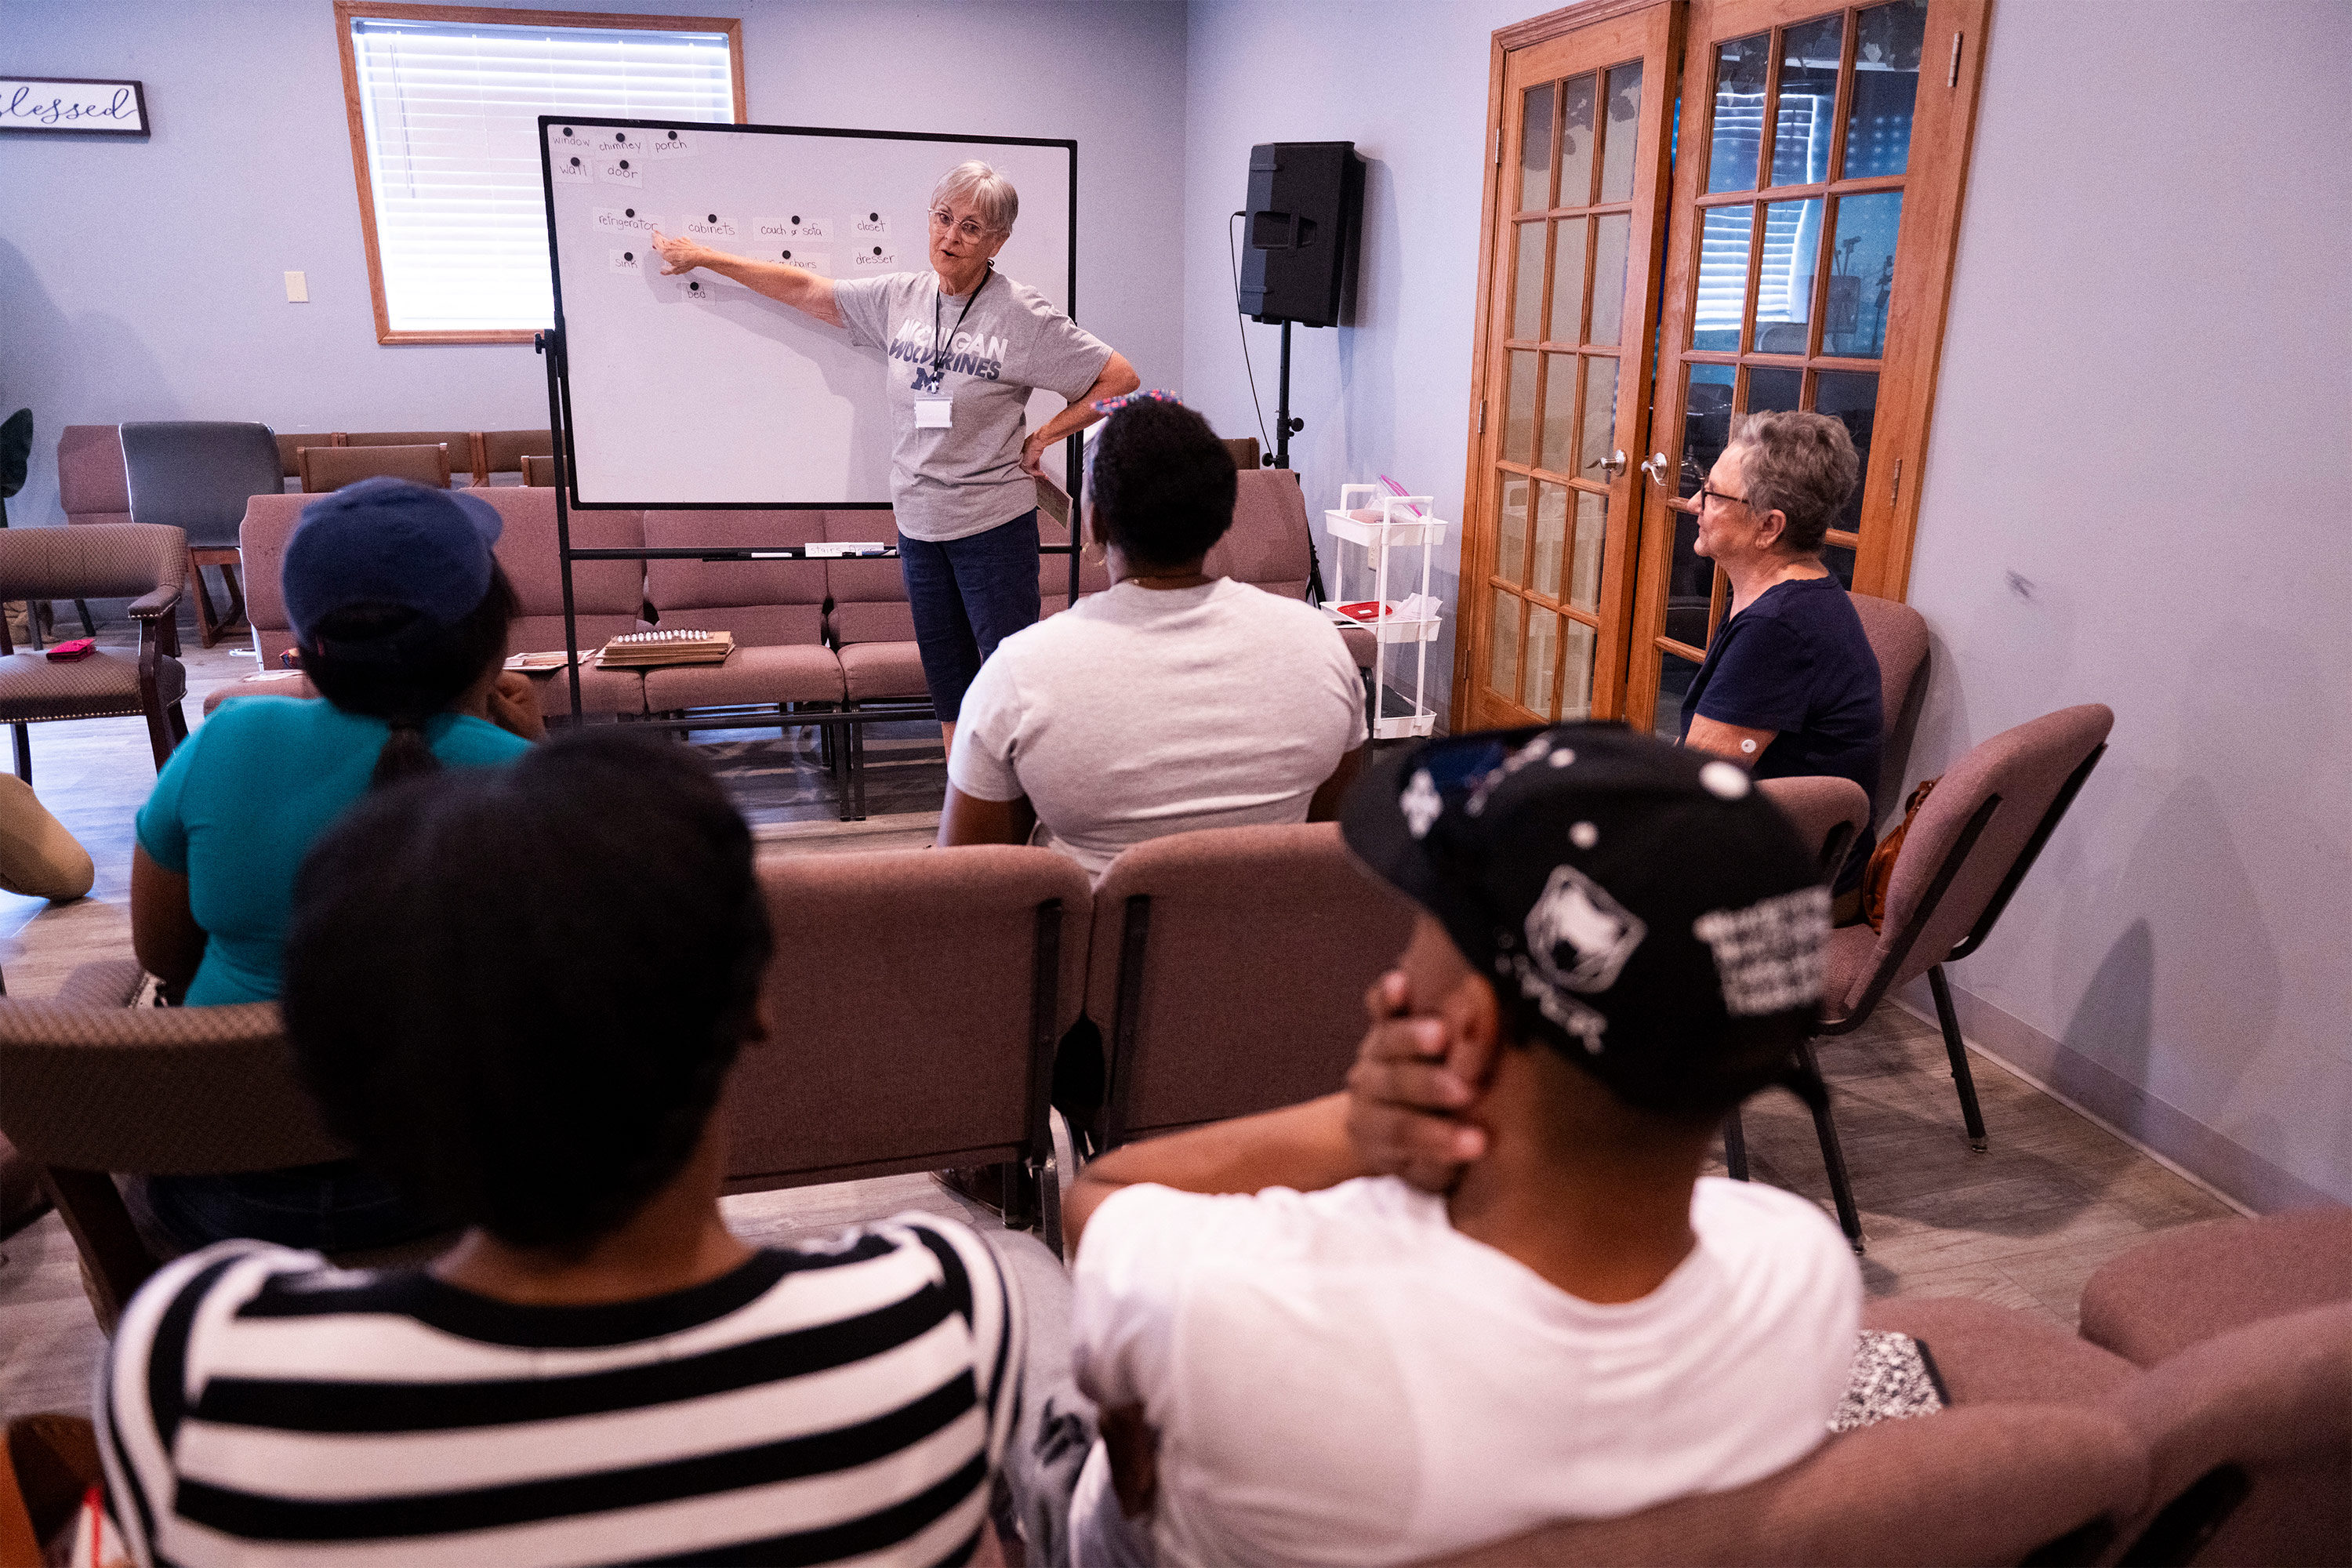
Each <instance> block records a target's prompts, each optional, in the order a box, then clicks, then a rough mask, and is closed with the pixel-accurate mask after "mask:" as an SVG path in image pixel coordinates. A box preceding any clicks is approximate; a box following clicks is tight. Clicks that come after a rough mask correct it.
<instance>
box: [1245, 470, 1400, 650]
mask: <svg viewBox="0 0 2352 1568" xmlns="http://www.w3.org/2000/svg"><path fill="white" fill-rule="evenodd" d="M1239 479H1240V483H1239V486H1238V488H1237V489H1236V490H1235V492H1234V526H1233V527H1232V528H1231V529H1229V530H1228V531H1226V533H1225V536H1224V537H1223V539H1221V540H1219V541H1217V543H1216V548H1214V549H1213V550H1211V551H1210V552H1209V558H1208V560H1207V561H1206V562H1204V563H1202V568H1201V569H1202V571H1204V572H1206V573H1208V574H1209V575H1210V576H1212V577H1231V578H1232V579H1234V581H1235V582H1237V583H1247V584H1250V586H1252V587H1254V588H1263V589H1265V591H1266V592H1267V593H1269V594H1273V595H1278V596H1279V597H1282V598H1285V599H1304V598H1306V597H1307V584H1308V582H1309V581H1310V579H1311V578H1312V576H1313V574H1314V573H1315V569H1316V567H1315V541H1314V537H1313V535H1311V534H1310V533H1309V532H1308V531H1307V498H1306V497H1305V495H1304V494H1302V493H1301V491H1300V490H1299V488H1298V476H1297V474H1296V473H1293V472H1292V471H1291V470H1290V469H1288V468H1252V469H1249V470H1248V471H1246V472H1244V473H1243V474H1241V475H1240V476H1239ZM1339 637H1340V639H1341V640H1342V641H1344V642H1345V643H1346V644H1347V645H1348V651H1349V653H1351V654H1353V655H1354V656H1355V658H1356V668H1359V669H1370V668H1371V667H1372V661H1373V660H1374V659H1376V658H1379V657H1380V645H1379V644H1378V643H1376V642H1374V641H1373V640H1372V634H1371V633H1370V631H1369V630H1367V629H1366V628H1364V627H1362V626H1343V627H1341V628H1340V631H1339Z"/></svg>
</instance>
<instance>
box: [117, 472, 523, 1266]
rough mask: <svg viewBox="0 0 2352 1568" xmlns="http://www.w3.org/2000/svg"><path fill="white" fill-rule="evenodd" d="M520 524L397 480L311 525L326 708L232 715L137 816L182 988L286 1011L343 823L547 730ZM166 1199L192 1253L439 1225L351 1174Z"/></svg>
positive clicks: (310, 642) (193, 1180) (306, 522)
mask: <svg viewBox="0 0 2352 1568" xmlns="http://www.w3.org/2000/svg"><path fill="white" fill-rule="evenodd" d="M500 526H501V522H500V519H499V514H498V512H497V511H496V510H493V509H492V508H491V507H490V506H489V504H488V502H486V501H483V500H480V499H478V498H477V497H473V496H468V495H466V494H464V493H463V492H454V491H449V490H436V489H426V488H425V487H424V486H421V485H412V484H408V483H405V482H404V481H402V480H397V479H368V480H363V481H362V482H361V483H359V484H356V485H352V486H348V487H346V488H345V489H341V490H338V491H336V492H335V493H334V494H332V495H331V496H326V497H323V498H321V499H320V500H317V501H314V502H312V503H311V504H310V506H308V507H306V508H305V509H304V510H303V513H302V521H301V524H300V526H299V527H298V528H297V529H296V530H295V531H294V536H293V538H292V539H291V540H290V541H289V542H288V544H287V549H286V559H285V563H284V568H283V573H282V582H283V586H284V589H285V595H286V609H287V619H288V621H289V624H290V626H292V628H293V631H294V635H295V637H296V639H297V641H298V643H299V646H300V648H301V653H302V668H303V670H304V671H305V673H307V674H308V675H309V676H310V681H311V684H313V685H314V686H316V687H317V688H318V689H319V692H320V696H321V697H323V698H324V699H325V700H323V701H306V700H300V699H297V698H286V697H248V698H243V699H240V700H236V701H235V702H229V703H225V704H223V705H222V707H221V709H220V710H219V711H218V712H217V713H215V714H214V715H213V717H212V718H211V719H209V720H207V721H205V723H204V724H203V725H202V726H201V727H199V728H198V729H197V731H196V732H195V733H194V734H193V735H191V736H190V737H189V738H188V739H187V740H186V741H185V742H182V744H181V746H180V748H179V750H178V751H176V752H173V755H172V760H171V762H170V763H167V764H165V766H164V769H163V774H162V776H160V777H159V778H157V779H156V781H155V791H154V793H153V794H152V795H150V796H149V797H148V800H147V804H146V805H145V806H143V807H142V809H141V810H140V813H139V818H138V847H137V850H136V851H135V853H134V854H133V857H132V861H131V941H132V944H133V946H134V947H135V948H136V950H137V952H138V954H139V961H140V963H142V964H143V965H144V966H145V967H146V969H147V971H148V972H149V973H152V974H153V975H155V976H156V977H157V978H158V979H159V980H161V981H162V982H163V986H164V989H165V992H166V994H173V995H176V996H177V997H178V998H179V999H180V1000H182V1001H184V1002H185V1003H186V1004H187V1005H191V1006H211V1005H226V1004H229V1003H236V1002H268V1001H274V1000H276V999H277V996H278V978H279V977H278V962H279V953H280V950H281V949H282V948H283V946H284V944H285V938H286V924H287V919H288V915H289V911H290V910H291V909H292V906H293V889H294V873H295V871H296V869H297V868H299V866H300V865H301V863H302V858H303V856H304V855H306V854H307V853H309V851H310V846H311V845H312V844H313V843H315V842H317V840H318V839H319V837H320V836H321V835H322V834H324V833H325V832H326V830H327V828H328V827H329V826H331V825H332V824H333V823H334V821H335V820H336V818H338V817H339V816H341V815H342V814H343V812H344V811H345V810H346V809H348V808H349V807H350V806H351V805H352V804H353V803H354V802H356V801H357V800H359V799H360V798H361V797H362V796H363V795H366V794H367V793H368V791H369V790H371V789H373V787H375V786H376V785H378V784H387V783H390V782H392V781H394V780H396V779H399V778H403V777H405V776H407V775H410V774H413V773H428V772H432V771H434V770H436V769H438V768H442V767H487V766H495V765H497V764H499V763H507V762H510V761H512V760H513V759H514V758H515V757H517V756H520V754H521V753H522V752H524V751H526V750H527V749H529V746H530V742H531V741H532V740H536V739H541V738H542V737H543V736H544V734H545V730H544V728H543V727H542V725H541V721H540V718H539V709H538V704H537V703H536V701H534V700H533V699H532V695H531V692H530V685H529V680H528V678H527V677H524V676H520V675H509V674H508V673H507V672H506V671H505V670H504V668H502V667H503V665H504V662H505V658H506V640H507V626H508V624H509V622H510V621H511V620H512V619H513V618H514V615H515V611H516V602H515V595H514V589H513V588H512V587H511V586H510V585H509V584H508V582H507V580H506V576H505V574H503V573H502V572H500V571H499V566H498V562H497V560H496V558H495V557H494V556H493V555H492V554H491V550H490V547H491V546H492V545H493V544H495V543H496V542H497V541H498V537H499V530H500ZM147 1203H148V1206H149V1208H150V1209H151V1210H152V1213H153V1215H154V1217H155V1219H156V1220H157V1221H158V1222H159V1223H161V1224H162V1226H163V1228H164V1229H166V1230H167V1231H169V1232H170V1233H171V1234H172V1235H173V1237H174V1238H175V1239H177V1240H179V1241H181V1242H182V1243H184V1244H185V1245H187V1246H191V1247H195V1246H202V1245H205V1244H207V1243H209V1242H213V1241H216V1240H220V1239H222V1238H224V1237H231V1236H241V1237H256V1238H257V1239H260V1240H265V1241H275V1242H278V1243H279V1244H281V1245H284V1246H289V1247H320V1248H324V1249H331V1250H343V1249H348V1248H352V1247H376V1246H383V1245H387V1244H389V1243H391V1242H394V1241H398V1240H401V1239H404V1238H405V1237H410V1236H415V1235H417V1234H420V1233H421V1232H423V1231H425V1230H427V1229H430V1228H432V1221H431V1216H420V1215H412V1214H410V1213H408V1212H407V1211H405V1210H404V1209H403V1208H402V1207H401V1205H399V1204H398V1202H397V1201H396V1200H395V1198H394V1195H393V1193H392V1190H391V1188H390V1186H389V1185H388V1184H384V1183H383V1182H381V1181H380V1180H378V1179H377V1178H376V1177H374V1176H373V1174H372V1173H368V1172H365V1171H362V1170H361V1169H360V1168H359V1167H358V1166H356V1165H354V1164H352V1163H347V1162H345V1163H335V1164H331V1165H321V1166H311V1167H307V1168H305V1169H302V1170H299V1171H269V1172H255V1173H247V1174H243V1175H234V1176H204V1177H157V1178H154V1179H152V1180H151V1181H150V1182H149V1183H148V1184H147Z"/></svg>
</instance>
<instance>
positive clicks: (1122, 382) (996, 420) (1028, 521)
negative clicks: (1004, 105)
mask: <svg viewBox="0 0 2352 1568" xmlns="http://www.w3.org/2000/svg"><path fill="white" fill-rule="evenodd" d="M1020 210H1021V198H1020V196H1019V195H1017V194H1016V193H1015V192H1014V190H1013V182H1012V181H1010V180H1008V179H1006V178H1005V177H1004V176H1003V175H1002V174H998V173H997V172H996V171H995V170H993V169H992V168H990V167H989V166H988V165H987V164H985V163H959V164H958V165H956V167H954V168H953V169H950V170H949V171H948V173H947V175H946V177H944V178H943V179H941V180H940V183H939V186H938V188H937V189H936V190H934V191H932V193H931V211H930V262H931V269H930V271H929V272H894V273H887V274H885V275H884V276H882V277H878V278H857V279H842V280H841V281H838V282H836V281H835V280H834V279H830V278H820V277H818V276H817V275H816V274H815V273H814V272H810V271H807V270H805V269H804V268H798V267H794V266H792V265H790V264H789V263H785V262H778V261H753V260H751V259H749V258H744V257H740V256H730V255H728V254H727V253H726V252H724V251H718V250H713V249H711V248H710V247H708V246H704V245H699V244H697V243H696V242H695V241H693V240H690V239H672V238H670V237H667V236H666V235H660V234H656V235H655V236H654V237H653V244H654V248H655V249H656V250H658V251H660V252H661V258H662V262H663V266H662V272H663V274H664V275H665V276H669V275H674V274H677V273H681V272H688V271H691V270H692V269H694V268H697V267H703V268H709V269H710V270H711V271H713V272H718V273H720V274H722V275H724V276H726V277H729V278H732V279H735V280H736V281H737V282H739V283H741V284H744V285H746V286H747V287H749V288H751V289H756V290H758V291H759V292H760V293H762V294H765V295H767V296H768V297H769V298H770V299H772V300H782V302H783V303H784V304H787V305H790V306H792V307H793V309H794V310H799V311H801V312H803V314H805V315H808V316H811V317H814V319H815V320H817V321H823V322H825V323H826V324H827V325H829V326H836V327H846V328H848V329H849V339H850V342H853V343H855V344H856V345H858V346H859V347H861V348H869V349H873V350H875V351H877V352H878V353H881V354H882V355H883V356H884V357H885V360H886V362H887V372H886V382H887V385H888V387H889V391H890V414H891V425H892V432H893V443H892V451H891V459H890V501H891V505H892V506H893V507H894V508H895V509H896V510H897V513H898V557H899V569H900V571H901V572H902V573H903V574H905V577H906V582H907V598H908V602H909V603H910V605H912V606H913V609H914V615H915V642H916V646H917V647H919V649H920V650H921V652H922V658H923V679H924V682H925V684H926V685H928V686H929V688H930V693H931V706H932V710H933V711H935V712H936V713H938V714H939V716H940V732H941V734H942V736H943V737H944V739H945V740H946V741H947V742H948V744H949V745H950V747H952V746H953V744H954V742H955V724H956V715H957V713H958V711H959V710H961V707H962V705H963V694H964V690H965V689H966V688H967V687H969V686H970V685H971V678H972V677H973V676H974V675H976V674H977V673H979V670H980V666H981V661H982V659H985V658H987V657H988V656H989V655H990V654H991V653H992V652H994V651H995V649H996V645H997V644H998V643H999V642H1002V641H1003V639H1004V638H1005V637H1009V636H1011V635H1012V634H1013V633H1014V632H1016V631H1019V630H1020V629H1021V628H1022V627H1023V626H1028V625H1030V624H1032V623H1033V622H1034V621H1035V620H1036V619H1037V494H1036V487H1035V485H1034V482H1033V481H1034V479H1037V478H1042V477H1043V475H1044V473H1045V469H1044V468H1043V467H1042V466H1041V465H1042V462H1043V459H1044V457H1045V450H1046V448H1047V447H1051V446H1052V445H1053V444H1054V443H1055V442H1056V441H1058V440H1061V439H1062V438H1063V437H1066V436H1069V435H1071V434H1073V433H1074V432H1076V431H1077V430H1080V429H1083V428H1084V427H1085V426H1088V425H1091V424H1092V423H1094V421H1095V420H1096V419H1097V418H1098V417H1100V416H1098V415H1097V414H1096V413H1095V412H1094V408H1093V405H1095V404H1097V403H1099V402H1101V401H1102V400H1103V399H1105V398H1109V397H1117V396H1118V395H1121V394H1123V393H1128V392H1132V391H1134V390H1135V388H1136V387H1137V386H1139V385H1140V384H1141V382H1140V381H1139V379H1138V377H1137V375H1136V374H1135V369H1134V367H1133V366H1132V365H1129V363H1127V360H1126V358H1125V357H1124V356H1122V355H1121V354H1119V353H1118V351H1116V350H1114V349H1113V348H1111V347H1110V345H1109V344H1108V343H1106V342H1103V341H1102V340H1101V339H1099V338H1097V337H1095V336H1094V335H1093V334H1092V333H1090V332H1087V331H1084V330H1082V329H1081V328H1080V327H1079V326H1078V325H1077V323H1076V322H1075V321H1071V320H1070V319H1069V317H1067V316H1066V315H1064V314H1063V313H1062V312H1061V311H1059V310H1055V309H1054V307H1053V306H1052V305H1050V304H1048V303H1047V302H1046V300H1045V296H1043V295H1041V294H1039V293H1038V292H1037V291H1036V290H1035V289H1032V288H1030V287H1029V286H1028V285H1026V284H1024V283H1016V282H1014V281H1013V279H1010V278H1006V277H1003V276H1002V275H1000V274H999V273H997V271H996V270H995V268H994V267H993V265H992V258H994V257H995V255H996V253H997V252H998V251H999V250H1001V249H1003V247H1004V242H1005V241H1006V240H1007V239H1009V238H1011V237H1012V235H1013V219H1014V218H1015V217H1016V216H1019V213H1020ZM1040 387H1042V388H1044V389H1045V390H1046V391H1048V392H1053V393H1056V394H1058V395H1061V396H1063V397H1066V398H1067V399H1069V406H1068V407H1067V408H1065V409H1064V410H1062V412H1061V413H1059V414H1057V415H1055V416H1054V417H1053V418H1051V419H1049V420H1047V421H1046V422H1045V425H1044V426H1040V427H1039V428H1038V429H1036V430H1030V429H1029V428H1028V414H1027V410H1028V404H1029V395H1030V393H1031V392H1032V391H1033V390H1034V389H1037V388H1040Z"/></svg>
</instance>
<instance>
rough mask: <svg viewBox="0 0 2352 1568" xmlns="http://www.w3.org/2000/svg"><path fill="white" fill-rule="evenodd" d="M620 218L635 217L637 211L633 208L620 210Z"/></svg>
mask: <svg viewBox="0 0 2352 1568" xmlns="http://www.w3.org/2000/svg"><path fill="white" fill-rule="evenodd" d="M621 216H623V217H635V216H637V209H636V208H635V207H623V208H622V209H621Z"/></svg>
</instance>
